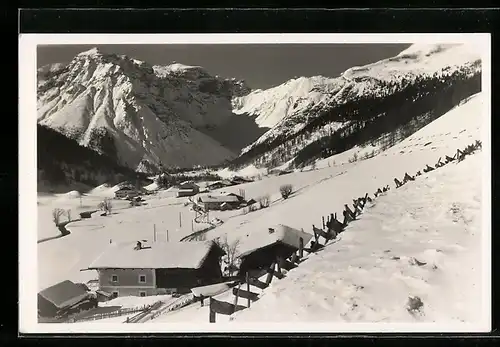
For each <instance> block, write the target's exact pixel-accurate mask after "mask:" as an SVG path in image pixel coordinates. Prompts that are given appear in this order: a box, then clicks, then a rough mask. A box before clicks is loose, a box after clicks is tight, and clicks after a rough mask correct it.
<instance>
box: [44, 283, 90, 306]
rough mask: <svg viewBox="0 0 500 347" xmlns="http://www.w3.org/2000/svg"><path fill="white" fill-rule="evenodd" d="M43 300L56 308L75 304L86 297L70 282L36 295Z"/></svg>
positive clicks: (78, 287) (56, 285) (77, 286)
mask: <svg viewBox="0 0 500 347" xmlns="http://www.w3.org/2000/svg"><path fill="white" fill-rule="evenodd" d="M38 295H40V296H41V297H43V298H44V299H45V300H47V301H49V302H51V303H52V304H53V305H54V306H56V307H58V308H63V307H66V306H69V305H72V304H74V303H77V302H78V301H80V300H81V299H82V298H84V297H86V296H87V291H86V290H85V289H84V288H83V287H82V286H79V285H77V284H75V283H73V282H71V281H68V280H66V281H63V282H60V283H58V284H55V285H53V286H52V287H49V288H46V289H44V290H42V291H41V292H39V293H38Z"/></svg>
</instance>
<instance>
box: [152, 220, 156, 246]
mask: <svg viewBox="0 0 500 347" xmlns="http://www.w3.org/2000/svg"><path fill="white" fill-rule="evenodd" d="M153 242H156V224H153Z"/></svg>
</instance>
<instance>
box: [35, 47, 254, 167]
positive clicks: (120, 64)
mask: <svg viewBox="0 0 500 347" xmlns="http://www.w3.org/2000/svg"><path fill="white" fill-rule="evenodd" d="M38 75H39V81H38V100H37V103H38V106H37V108H38V123H39V124H41V125H45V126H47V127H50V128H52V129H54V130H56V131H58V132H60V133H62V134H64V135H66V136H67V137H69V138H71V139H74V140H76V141H77V142H78V143H79V144H80V145H82V146H85V147H89V148H92V149H94V150H96V151H98V152H99V153H105V154H107V155H108V156H110V157H112V158H114V159H115V160H116V162H117V163H119V164H120V165H123V166H127V167H130V168H132V169H137V168H138V167H139V166H141V167H144V166H146V167H147V166H151V167H159V166H160V165H163V166H167V167H168V166H180V167H189V166H193V165H210V164H218V163H221V162H223V161H224V160H227V159H231V158H233V157H234V156H235V155H236V154H237V153H238V152H239V150H240V149H241V148H242V146H244V145H247V144H248V143H250V142H251V141H253V140H254V138H255V137H253V136H255V135H252V137H251V138H249V137H248V136H245V135H242V136H239V137H238V136H227V135H226V134H225V132H224V131H222V132H221V131H214V129H225V128H227V127H228V126H230V127H231V128H232V129H233V130H234V131H236V132H237V133H243V131H242V129H248V130H249V131H250V134H251V133H252V132H251V130H252V127H251V125H252V124H254V125H255V123H253V122H249V121H248V120H249V119H248V117H246V116H244V115H243V116H240V115H234V114H233V113H232V109H231V98H232V97H233V96H241V95H244V94H245V93H247V92H248V91H249V90H248V87H246V85H245V83H244V82H243V81H237V80H234V79H223V78H221V77H214V76H211V75H210V74H208V72H206V71H205V70H203V69H202V68H199V67H192V66H185V65H180V64H172V65H170V66H166V67H159V66H154V67H153V66H150V65H148V64H147V63H146V62H142V61H139V60H136V59H133V58H129V57H127V56H118V55H114V54H105V53H102V52H100V51H99V50H97V49H92V50H90V51H87V52H82V53H80V54H79V55H77V56H76V57H75V58H74V59H73V60H72V61H71V62H70V63H69V64H68V65H67V66H61V65H60V64H59V65H57V64H56V65H51V66H47V67H43V68H41V69H40V70H39V71H38ZM240 121H241V122H240ZM255 128H257V127H256V126H255ZM261 133H262V132H259V135H260V134H261ZM144 162H147V163H148V164H147V165H143V164H141V163H144Z"/></svg>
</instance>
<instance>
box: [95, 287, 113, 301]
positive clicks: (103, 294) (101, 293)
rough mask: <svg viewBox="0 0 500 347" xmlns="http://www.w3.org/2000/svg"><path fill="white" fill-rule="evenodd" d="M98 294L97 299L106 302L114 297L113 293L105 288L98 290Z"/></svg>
mask: <svg viewBox="0 0 500 347" xmlns="http://www.w3.org/2000/svg"><path fill="white" fill-rule="evenodd" d="M95 293H96V295H97V301H98V302H105V301H109V300H111V299H113V294H112V293H108V292H106V291H104V290H96V292H95Z"/></svg>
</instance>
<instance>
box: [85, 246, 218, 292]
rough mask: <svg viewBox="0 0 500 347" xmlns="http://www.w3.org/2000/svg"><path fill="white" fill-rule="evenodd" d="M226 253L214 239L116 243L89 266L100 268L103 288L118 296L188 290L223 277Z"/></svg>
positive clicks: (101, 287) (98, 269)
mask: <svg viewBox="0 0 500 347" xmlns="http://www.w3.org/2000/svg"><path fill="white" fill-rule="evenodd" d="M139 245H140V246H139ZM223 255H224V251H223V250H222V249H221V248H220V247H219V246H218V245H217V244H216V243H214V242H213V241H203V242H157V243H152V244H150V245H143V244H141V243H140V242H137V243H134V244H130V243H126V244H121V245H118V244H112V245H110V247H109V249H107V250H106V251H105V252H104V253H103V254H102V255H101V256H100V257H99V258H97V259H96V260H95V261H94V262H93V263H92V264H90V265H89V267H88V269H93V270H97V272H98V274H99V289H100V290H102V291H104V292H108V293H112V294H113V296H115V297H116V296H129V295H132V296H149V295H156V294H166V293H186V292H189V291H190V290H191V288H193V287H196V286H200V285H205V284H212V283H217V282H220V281H221V279H222V272H221V268H220V258H221V257H222V256H223Z"/></svg>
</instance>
